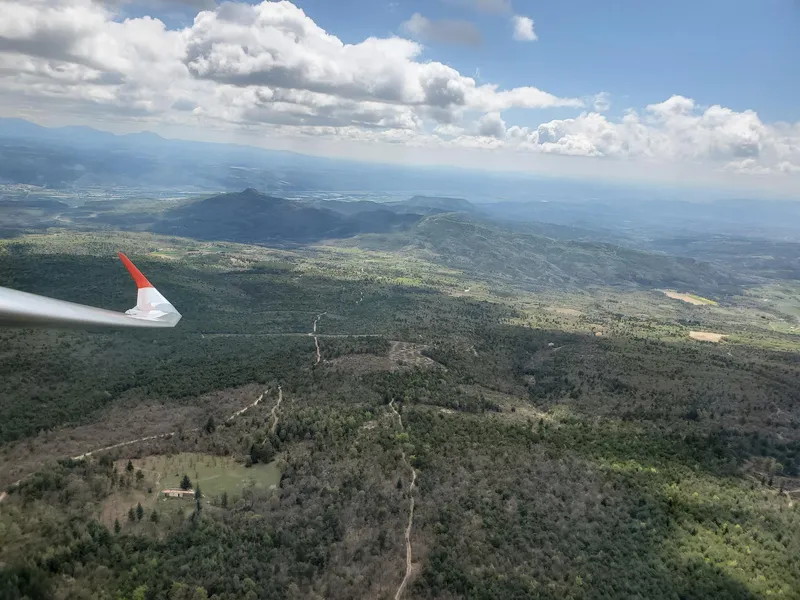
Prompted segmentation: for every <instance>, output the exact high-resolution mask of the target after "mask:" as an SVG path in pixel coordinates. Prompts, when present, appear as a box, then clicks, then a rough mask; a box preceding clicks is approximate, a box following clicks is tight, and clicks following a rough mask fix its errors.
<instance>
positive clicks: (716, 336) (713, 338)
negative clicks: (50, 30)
mask: <svg viewBox="0 0 800 600" xmlns="http://www.w3.org/2000/svg"><path fill="white" fill-rule="evenodd" d="M689 337H690V338H692V339H693V340H698V341H700V342H714V343H715V344H718V343H719V342H721V341H722V340H724V339H725V338H726V337H728V336H727V335H725V334H724V333H711V332H710V331H690V332H689Z"/></svg>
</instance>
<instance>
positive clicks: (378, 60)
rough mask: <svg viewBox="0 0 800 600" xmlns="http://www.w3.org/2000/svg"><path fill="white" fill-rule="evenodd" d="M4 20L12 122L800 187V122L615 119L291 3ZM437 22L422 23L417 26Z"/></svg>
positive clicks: (673, 104)
mask: <svg viewBox="0 0 800 600" xmlns="http://www.w3.org/2000/svg"><path fill="white" fill-rule="evenodd" d="M187 3H189V2H187ZM473 6H474V7H477V5H474V4H473ZM509 7H510V5H509ZM484 8H485V7H484ZM0 14H2V15H3V18H2V19H0V113H2V114H3V115H5V116H11V115H14V116H17V115H31V114H39V115H45V116H46V117H47V119H48V120H49V121H50V122H54V121H56V122H57V124H67V123H70V122H75V121H80V122H84V123H94V124H97V123H108V124H112V125H113V127H116V128H118V129H119V128H127V129H128V130H137V128H138V129H142V128H145V127H146V128H150V129H156V130H162V129H166V130H170V131H173V130H174V131H182V132H189V135H190V136H195V135H199V133H198V132H205V133H203V135H206V137H207V139H208V138H214V139H228V137H229V136H230V135H232V132H233V134H236V135H238V134H241V135H249V136H251V139H253V140H257V142H258V143H264V144H268V143H271V142H270V140H275V139H290V138H291V139H296V140H313V139H317V140H320V145H325V144H339V145H341V144H352V147H356V145H358V144H368V145H370V148H371V150H370V151H369V152H367V153H366V154H367V156H369V157H371V158H375V157H378V156H383V155H386V156H388V155H389V153H388V151H387V152H384V151H383V150H381V148H384V147H385V148H388V147H390V146H391V147H398V146H399V145H407V146H410V147H414V148H417V149H420V150H425V151H430V152H431V153H432V154H431V157H432V160H441V161H448V160H450V158H448V157H456V156H461V154H459V152H461V151H462V150H464V151H466V150H469V152H482V153H484V154H483V155H482V156H484V157H485V158H484V159H481V160H479V161H477V163H478V164H482V161H487V162H488V161H489V160H490V159H489V158H488V157H489V154H486V153H488V152H491V153H493V154H492V156H495V157H510V158H509V160H505V159H504V160H502V161H499V162H501V163H504V164H505V163H508V164H511V163H512V162H513V160H512V158H513V159H516V158H515V157H519V156H527V157H536V158H529V159H527V160H528V162H522V163H520V164H522V165H523V167H524V168H527V165H533V164H540V163H542V161H545V160H551V158H552V160H556V158H553V157H558V156H573V157H576V156H577V157H586V158H587V159H588V158H596V159H602V161H594V163H598V164H599V163H602V164H603V165H606V166H604V167H603V169H601V170H606V169H608V167H607V165H608V164H611V163H616V164H626V163H628V164H634V163H635V164H637V165H638V164H639V163H640V162H641V161H645V162H646V163H647V164H648V165H662V166H663V165H679V166H680V165H682V166H684V167H685V166H687V165H691V166H692V168H695V167H696V168H697V169H700V170H703V171H704V172H708V173H720V174H723V173H724V177H726V178H728V177H734V176H735V177H738V176H740V175H741V174H744V175H746V176H750V177H755V178H757V179H758V180H759V181H770V182H774V181H778V180H780V179H781V178H783V179H784V180H789V181H796V180H797V178H798V177H800V123H795V124H789V123H773V124H769V123H764V122H763V121H762V120H761V119H760V118H759V116H758V115H757V114H756V113H755V112H754V111H751V110H745V111H734V110H731V109H729V108H725V107H723V106H721V105H714V106H709V107H699V106H697V104H696V103H695V102H694V101H693V100H692V99H690V98H687V97H683V96H672V97H671V98H668V99H666V100H665V101H663V102H660V103H655V104H651V105H648V106H646V107H645V108H644V109H640V110H631V111H629V112H627V113H626V114H625V115H624V116H623V117H621V118H611V117H609V116H608V115H607V114H602V113H604V112H605V111H607V110H608V109H609V107H610V96H609V95H608V94H607V93H605V92H600V93H592V92H596V90H587V91H586V94H585V95H583V96H582V99H578V98H565V97H560V96H557V95H555V94H552V93H549V92H546V91H544V90H541V89H538V88H536V87H533V86H523V87H518V88H513V89H501V88H500V87H499V86H497V85H495V84H491V83H485V84H479V83H478V82H476V80H475V78H473V77H469V76H466V75H464V74H462V73H460V72H459V71H457V70H456V69H454V68H453V67H450V66H448V65H446V64H443V63H441V62H437V61H435V60H430V59H428V58H427V57H425V58H423V48H422V46H421V45H420V44H419V43H418V42H416V41H413V40H409V39H404V38H402V37H385V38H377V37H373V38H367V39H365V40H362V41H359V42H357V43H345V42H343V41H342V40H340V39H339V38H338V37H336V36H335V35H332V34H331V33H329V32H327V31H325V30H323V29H322V28H321V27H319V26H318V25H317V24H316V23H315V22H314V21H313V20H312V19H311V18H310V17H309V16H307V15H306V14H305V13H304V12H303V11H302V10H300V9H299V8H298V7H296V6H295V5H294V4H292V3H290V2H287V1H282V2H264V3H262V4H258V5H252V6H251V5H249V4H239V3H224V4H222V5H220V6H218V7H215V8H214V10H209V11H203V12H200V13H199V14H198V15H197V16H196V18H195V19H194V22H193V23H192V24H191V25H189V26H188V27H185V28H181V29H169V28H168V27H167V26H166V25H165V24H164V23H163V22H162V21H160V20H158V19H155V18H150V17H142V18H129V19H125V20H119V18H118V17H117V16H116V15H115V13H114V12H113V11H111V10H109V9H108V7H107V6H104V5H103V4H101V3H98V2H96V1H94V0H0ZM423 19H424V18H423ZM412 20H413V19H412ZM428 23H431V22H430V21H428V20H425V21H424V22H422V21H419V19H417V24H416V26H417V27H418V31H422V30H424V27H427V26H428ZM419 27H422V29H419ZM532 27H533V24H532V22H531V31H532ZM554 107H560V108H562V109H564V110H567V109H574V113H573V115H574V116H572V117H571V118H562V119H556V120H551V121H548V122H544V123H540V124H538V125H533V126H530V123H537V121H535V120H533V119H535V114H536V113H533V114H532V115H530V114H529V115H527V116H526V117H525V123H527V124H528V126H521V125H520V124H518V123H514V122H513V120H515V119H517V118H520V117H519V114H520V113H519V112H518V111H512V110H510V109H531V110H535V109H541V108H554ZM587 107H591V109H590V110H587ZM22 110H24V111H25V112H24V113H23V112H22ZM505 111H508V112H507V113H505ZM581 111H583V112H581ZM504 113H505V114H504ZM511 115H513V118H512V116H511ZM506 121H509V122H506ZM101 127H102V125H101ZM171 128H172V129H171ZM309 144H310V142H309ZM326 147H327V146H326ZM465 149H466V150H465ZM417 154H418V155H420V156H421V155H424V152H419V153H417ZM453 160H455V159H453ZM569 160H571V161H572V163H573V164H580V165H584V167H585V166H586V165H587V164H589V162H587V161H580V160H578V159H569ZM590 162H591V161H590ZM594 163H593V164H594ZM514 164H517V163H514ZM584 167H581V168H584ZM629 170H631V171H636V172H638V171H641V170H642V169H641V167H636V168H634V167H630V169H629ZM720 176H723V175H720Z"/></svg>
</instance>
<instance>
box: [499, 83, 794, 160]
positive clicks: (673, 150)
mask: <svg viewBox="0 0 800 600" xmlns="http://www.w3.org/2000/svg"><path fill="white" fill-rule="evenodd" d="M797 129H798V128H797V126H781V125H777V126H772V125H767V124H765V123H763V122H762V121H761V120H760V119H759V117H758V115H757V114H756V113H755V112H753V111H749V110H747V111H742V112H736V111H733V110H731V109H729V108H724V107H722V106H718V105H715V106H710V107H708V108H705V109H704V110H703V109H699V108H698V107H697V106H696V104H695V102H694V101H693V100H691V99H690V98H686V97H683V96H672V97H671V98H669V99H667V100H665V101H664V102H661V103H658V104H651V105H649V106H647V107H646V108H645V111H644V114H642V115H640V114H638V113H637V112H635V111H630V112H628V113H627V114H626V115H625V116H624V117H623V118H622V119H619V120H616V121H615V120H611V119H608V118H606V117H605V116H603V115H601V114H599V113H597V112H589V113H583V114H581V115H579V116H577V117H575V118H571V119H558V120H553V121H549V122H547V123H543V124H541V125H539V126H538V127H537V128H535V129H529V128H527V127H512V128H510V129H509V130H508V132H507V135H508V138H509V139H512V140H513V141H514V143H515V144H516V145H517V146H519V147H523V148H528V149H530V150H535V151H538V152H544V153H551V154H563V155H575V156H589V157H592V156H593V157H605V158H621V159H644V160H656V161H659V162H669V163H681V162H684V163H708V164H716V165H718V168H720V169H722V170H728V171H735V172H740V173H750V174H766V173H792V172H794V165H796V164H798V163H800V135H797Z"/></svg>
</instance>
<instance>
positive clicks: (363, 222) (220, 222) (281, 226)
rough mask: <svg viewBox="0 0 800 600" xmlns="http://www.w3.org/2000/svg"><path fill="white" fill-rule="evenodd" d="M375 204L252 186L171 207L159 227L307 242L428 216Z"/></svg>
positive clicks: (207, 235)
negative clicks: (323, 202)
mask: <svg viewBox="0 0 800 600" xmlns="http://www.w3.org/2000/svg"><path fill="white" fill-rule="evenodd" d="M369 204H370V207H369V209H368V210H362V211H357V212H354V213H352V214H343V213H341V212H336V211H334V210H330V209H328V208H318V207H316V206H308V205H306V204H304V203H301V202H297V201H292V200H285V199H283V198H275V197H272V196H268V195H266V194H262V193H260V192H258V191H256V190H254V189H252V188H249V189H246V190H244V191H243V192H239V193H234V194H221V195H218V196H212V197H211V198H207V199H205V200H200V201H198V202H192V203H190V204H186V205H184V206H181V207H179V208H176V209H173V210H170V211H167V212H166V213H164V215H163V218H161V219H160V220H158V221H157V222H156V223H155V224H154V225H153V230H154V231H156V232H158V233H168V234H171V235H181V236H184V237H193V238H197V239H204V240H230V241H235V242H244V243H259V244H263V243H269V242H292V243H306V242H313V241H318V240H321V239H325V238H343V237H350V236H353V235H356V234H358V233H370V232H372V233H385V232H390V231H394V230H397V229H403V228H407V227H409V226H410V225H413V224H414V223H416V222H417V221H418V220H419V219H420V218H422V216H421V215H419V214H414V213H398V212H395V211H393V210H389V209H385V208H381V206H382V205H381V204H378V203H369ZM373 204H374V205H375V206H374V207H373V206H372V205H373Z"/></svg>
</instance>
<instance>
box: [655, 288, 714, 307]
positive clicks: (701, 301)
mask: <svg viewBox="0 0 800 600" xmlns="http://www.w3.org/2000/svg"><path fill="white" fill-rule="evenodd" d="M661 291H662V292H663V293H664V295H665V296H667V297H669V298H672V299H673V300H682V301H683V302H687V303H688V304H693V305H694V306H708V305H715V304H716V302H714V301H713V300H708V299H706V298H701V297H700V296H695V295H694V294H682V293H680V292H676V291H673V290H661Z"/></svg>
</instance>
